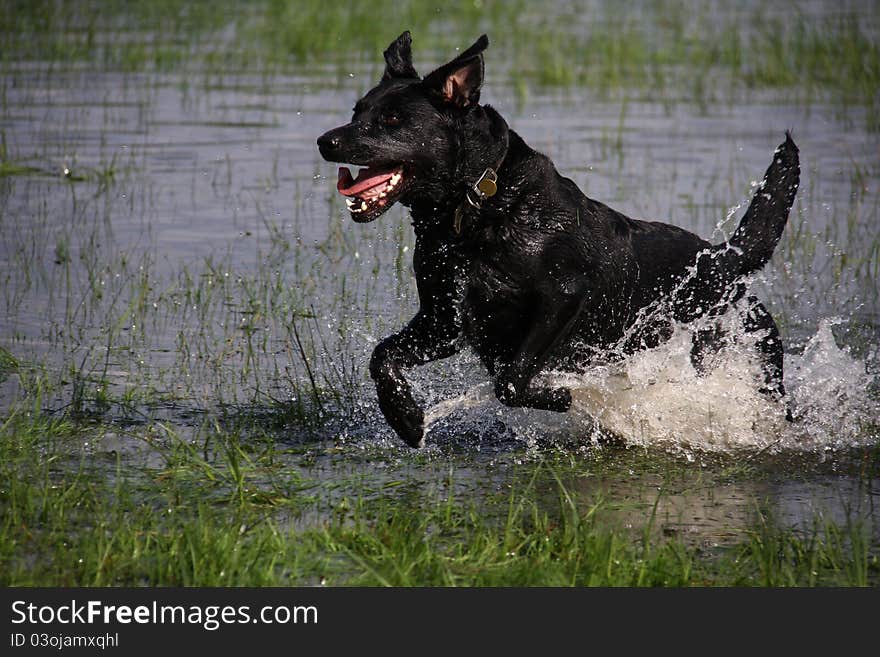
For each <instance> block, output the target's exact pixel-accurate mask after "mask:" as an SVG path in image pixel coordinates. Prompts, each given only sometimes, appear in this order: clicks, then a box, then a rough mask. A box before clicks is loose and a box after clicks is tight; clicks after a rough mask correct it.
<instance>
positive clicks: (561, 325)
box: [495, 296, 584, 413]
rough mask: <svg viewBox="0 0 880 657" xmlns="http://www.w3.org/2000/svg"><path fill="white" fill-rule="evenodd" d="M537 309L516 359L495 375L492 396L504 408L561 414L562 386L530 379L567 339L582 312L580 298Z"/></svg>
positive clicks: (565, 399) (567, 399) (566, 396)
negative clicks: (517, 407)
mask: <svg viewBox="0 0 880 657" xmlns="http://www.w3.org/2000/svg"><path fill="white" fill-rule="evenodd" d="M541 306H542V307H541V308H540V309H539V312H538V313H537V314H536V319H535V322H534V324H533V326H532V328H531V330H530V331H529V333H528V335H527V336H526V338H525V339H524V340H523V342H522V344H521V345H520V348H519V351H518V353H517V355H516V357H515V358H514V359H513V360H512V361H511V362H510V363H509V364H508V365H506V366H503V367H502V368H501V369H500V371H499V372H498V375H497V376H496V378H495V396H496V397H498V400H499V401H500V402H501V403H502V404H505V405H507V406H524V407H527V408H535V409H539V410H545V411H557V412H559V413H564V412H565V411H567V410H568V409H569V407H571V391H570V390H569V389H568V388H564V387H559V388H550V387H546V386H538V385H535V384H534V383H533V379H534V377H535V375H537V374H538V373H539V372H540V371H541V370H542V369H543V368H544V366H545V365H546V364H547V361H548V360H549V358H550V356H551V355H552V354H553V353H554V351H555V350H556V348H557V347H558V346H559V345H560V344H561V343H563V342H564V341H565V340H567V339H568V338H569V336H570V334H571V331H572V329H573V327H574V325H575V322H576V321H577V318H578V317H579V315H580V313H581V312H582V309H583V306H584V299H583V297H574V296H572V297H569V298H567V299H566V300H564V301H562V302H557V303H553V304H548V303H544V304H541Z"/></svg>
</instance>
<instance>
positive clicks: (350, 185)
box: [336, 165, 407, 223]
mask: <svg viewBox="0 0 880 657" xmlns="http://www.w3.org/2000/svg"><path fill="white" fill-rule="evenodd" d="M406 182H407V181H406V178H405V177H404V169H403V166H402V165H390V166H378V165H377V166H369V167H365V168H363V169H361V170H360V171H358V175H357V178H352V176H351V171H349V170H348V167H339V179H338V180H337V182H336V189H337V190H339V193H340V194H342V195H343V196H346V197H347V198H346V199H345V204H346V205H347V206H348V211H349V212H350V213H351V218H352V219H354V220H355V221H357V222H360V223H366V222H368V221H373V219H375V218H376V217H378V216H379V215H381V214H382V213H383V212H385V210H387V209H388V208H390V207H391V206H392V205H394V203H395V202H396V201H397V200H398V199H399V198H400V197H401V195H402V194H403V192H404V189H405V187H406Z"/></svg>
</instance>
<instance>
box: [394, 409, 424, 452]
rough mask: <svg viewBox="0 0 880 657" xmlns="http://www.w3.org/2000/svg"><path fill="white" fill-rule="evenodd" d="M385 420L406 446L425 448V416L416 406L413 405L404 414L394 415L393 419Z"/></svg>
mask: <svg viewBox="0 0 880 657" xmlns="http://www.w3.org/2000/svg"><path fill="white" fill-rule="evenodd" d="M387 419H388V423H389V424H390V425H391V428H392V429H394V430H395V431H396V432H397V435H398V436H400V437H401V438H403V440H404V442H405V443H406V444H407V445H409V446H410V447H415V448H418V447H424V446H425V414H424V413H423V412H422V409H420V408H419V407H418V406H415V405H413V406H412V407H410V408H408V409H405V411H404V412H399V413H395V415H394V418H393V419H392V418H387Z"/></svg>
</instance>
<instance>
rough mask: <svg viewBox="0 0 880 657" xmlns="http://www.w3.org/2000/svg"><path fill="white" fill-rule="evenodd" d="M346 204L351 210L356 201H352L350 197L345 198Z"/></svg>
mask: <svg viewBox="0 0 880 657" xmlns="http://www.w3.org/2000/svg"><path fill="white" fill-rule="evenodd" d="M345 204H346V205H347V206H348V209H349V210H351V209H352V208H353V207H354V201H352V200H351V199H350V198H347V199H345Z"/></svg>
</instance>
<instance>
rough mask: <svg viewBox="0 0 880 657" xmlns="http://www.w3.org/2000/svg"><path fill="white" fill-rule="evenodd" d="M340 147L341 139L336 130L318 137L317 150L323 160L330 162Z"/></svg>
mask: <svg viewBox="0 0 880 657" xmlns="http://www.w3.org/2000/svg"><path fill="white" fill-rule="evenodd" d="M340 146H342V137H341V136H340V135H339V131H338V130H330V131H329V132H325V133H324V134H323V135H321V136H320V137H318V150H319V151H321V155H322V156H323V158H324V159H325V160H332V159H333V156H334V154H335V153H336V152H337V151H338V150H339V147H340Z"/></svg>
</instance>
